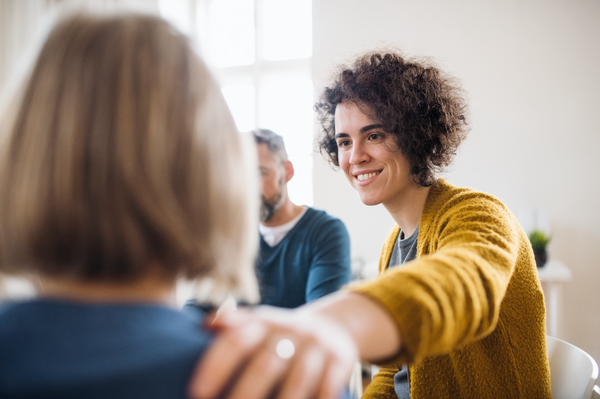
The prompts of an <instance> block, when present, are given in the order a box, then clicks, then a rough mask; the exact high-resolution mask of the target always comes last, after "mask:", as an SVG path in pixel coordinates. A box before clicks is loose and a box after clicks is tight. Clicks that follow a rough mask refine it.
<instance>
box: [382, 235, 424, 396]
mask: <svg viewBox="0 0 600 399" xmlns="http://www.w3.org/2000/svg"><path fill="white" fill-rule="evenodd" d="M418 237H419V227H417V230H415V232H414V233H413V234H412V235H411V236H410V237H405V236H404V232H403V231H402V230H400V234H398V238H396V242H395V243H394V249H393V250H392V255H391V256H390V263H389V267H402V265H404V264H405V263H406V262H410V261H411V260H414V259H417V238H418ZM394 390H395V391H396V395H397V396H398V399H410V384H409V381H408V368H407V367H406V365H402V370H400V371H398V372H397V373H396V375H394Z"/></svg>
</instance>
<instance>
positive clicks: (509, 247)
mask: <svg viewBox="0 0 600 399" xmlns="http://www.w3.org/2000/svg"><path fill="white" fill-rule="evenodd" d="M317 110H318V112H319V118H320V120H321V125H322V126H323V133H322V135H321V138H320V140H319V141H320V145H321V149H322V151H323V152H324V153H325V155H326V156H327V157H329V159H330V160H331V161H332V162H333V163H334V164H335V165H339V166H341V168H342V170H343V171H344V174H345V176H346V178H347V179H348V180H349V182H350V184H351V185H352V187H354V188H355V189H356V191H357V192H358V193H359V195H360V198H361V200H362V201H363V202H364V203H365V204H367V205H375V204H383V205H384V206H385V208H386V209H387V210H388V211H389V213H390V215H391V216H392V217H393V218H394V220H395V222H396V225H395V226H394V227H393V228H392V231H391V233H390V235H389V236H388V239H387V241H386V242H385V244H384V247H383V251H382V254H381V258H380V264H379V268H380V272H381V275H380V277H379V278H377V279H375V280H374V281H368V282H363V283H359V284H357V285H353V286H351V287H349V288H348V289H347V290H346V291H345V292H341V293H338V294H334V295H331V296H327V297H324V298H321V299H319V300H317V301H314V302H312V303H310V304H308V305H305V306H303V307H300V308H298V309H297V310H295V311H292V312H288V313H286V312H281V313H275V312H273V311H271V310H268V309H261V310H258V311H255V312H252V311H249V312H244V313H243V314H229V315H227V316H226V317H224V318H223V319H221V320H217V321H216V322H215V324H214V325H215V327H217V328H218V329H220V330H221V332H222V334H220V335H219V337H217V339H216V341H215V344H214V345H213V346H212V347H211V348H210V349H209V351H208V353H207V355H206V357H205V358H204V359H203V361H202V363H201V366H200V369H199V373H198V378H197V379H196V380H195V381H194V386H193V388H194V389H193V392H195V393H196V394H197V396H198V397H199V398H212V397H216V396H217V394H218V392H219V390H220V389H221V388H222V387H224V386H229V387H232V388H231V389H232V396H231V398H235V399H237V398H242V397H243V398H251V399H252V398H262V397H265V396H267V395H268V394H269V393H271V392H272V391H273V389H280V391H279V396H278V397H284V398H296V397H298V398H300V397H302V398H304V397H332V396H334V395H335V393H336V390H339V389H340V388H341V387H342V386H343V383H344V377H345V376H347V375H348V372H349V370H351V368H352V360H353V356H354V354H357V355H358V356H359V357H360V358H361V359H362V360H364V361H367V362H371V363H377V364H382V365H384V367H382V368H381V370H380V372H379V373H378V374H377V375H376V376H375V378H374V380H373V381H372V382H371V384H369V386H368V388H367V390H366V392H365V394H364V396H363V398H373V399H375V398H377V399H381V398H385V399H392V398H400V399H404V398H409V397H410V398H412V399H421V398H445V399H451V398H472V397H476V398H485V399H487V398H490V399H491V398H506V399H509V398H510V399H512V398H521V399H526V398H550V397H551V390H550V370H549V366H548V358H547V355H546V341H545V320H544V318H545V309H544V297H543V294H542V290H541V285H540V282H539V279H538V275H537V271H536V267H535V262H534V257H533V251H532V249H531V245H530V243H529V241H528V238H527V236H526V234H525V232H524V231H523V229H522V228H521V226H520V225H519V223H518V222H517V220H516V218H515V217H514V216H513V215H512V213H511V212H510V211H509V210H508V209H507V208H506V206H504V204H502V202H500V201H499V200H498V199H496V198H494V197H492V196H491V195H488V194H485V193H482V192H478V191H475V190H472V189H468V188H459V187H454V186H452V185H451V184H449V183H448V182H447V181H446V180H445V179H443V178H436V173H438V172H439V171H440V170H442V169H443V168H444V167H445V166H447V165H449V164H450V162H451V160H452V158H453V156H454V153H455V152H456V149H457V147H458V145H459V144H460V142H461V141H462V140H463V139H464V137H465V135H466V132H467V124H466V121H467V119H466V116H465V115H466V105H465V101H464V99H463V97H462V95H461V90H460V86H459V85H458V84H457V83H456V82H455V81H453V80H452V79H450V78H447V77H444V75H443V74H442V73H441V72H440V71H439V70H438V69H437V68H435V67H432V66H431V65H428V64H426V63H423V62H419V61H410V60H407V59H405V58H404V57H403V56H401V55H400V54H395V53H385V54H379V53H371V54H366V55H364V56H361V57H359V58H358V59H357V61H356V62H355V63H353V64H352V65H349V66H346V65H344V66H342V67H341V68H340V70H339V71H338V73H336V76H335V79H334V80H333V82H332V83H331V85H330V86H329V87H327V88H325V89H324V90H323V94H322V97H321V102H320V103H318V104H317ZM523 326H527V328H523ZM273 336H275V337H281V338H285V339H289V340H290V341H292V343H293V344H294V345H295V348H296V351H295V354H294V355H293V356H292V357H291V358H289V359H286V360H285V361H284V362H283V361H281V359H279V360H277V361H276V360H274V357H275V356H274V354H273V352H272V351H271V350H270V349H269V348H270V347H272V345H269V341H270V339H272V338H271V337H273ZM232 348H235V352H236V353H237V356H236V357H235V358H231V357H230V358H228V359H227V360H225V361H224V360H223V359H224V358H225V355H226V354H227V353H229V351H231V349H232ZM234 373H235V374H234ZM232 375H235V377H236V380H235V382H234V383H233V384H231V383H230V384H228V381H231V380H228V379H229V377H230V376H232ZM265 375H267V376H268V377H267V378H263V377H264V376H265ZM409 377H410V381H409Z"/></svg>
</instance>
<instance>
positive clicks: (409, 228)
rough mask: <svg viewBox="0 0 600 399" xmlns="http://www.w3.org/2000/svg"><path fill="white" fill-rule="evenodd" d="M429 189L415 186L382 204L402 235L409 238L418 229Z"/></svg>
mask: <svg viewBox="0 0 600 399" xmlns="http://www.w3.org/2000/svg"><path fill="white" fill-rule="evenodd" d="M430 189H431V187H423V186H421V185H415V186H414V187H412V188H411V189H410V190H407V191H405V192H404V193H402V196H401V197H399V198H395V199H394V201H391V202H388V203H385V204H383V206H384V207H385V209H387V211H388V212H389V213H390V215H391V216H392V218H393V219H394V221H395V222H396V223H397V224H398V226H400V228H401V229H402V231H403V232H404V235H405V236H406V237H410V236H411V235H412V234H413V233H414V232H415V231H416V230H417V227H419V223H420V222H421V215H422V214H423V209H424V208H425V202H426V201H427V196H428V195H429V190H430Z"/></svg>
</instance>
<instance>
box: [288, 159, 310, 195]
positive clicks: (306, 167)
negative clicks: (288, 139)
mask: <svg viewBox="0 0 600 399" xmlns="http://www.w3.org/2000/svg"><path fill="white" fill-rule="evenodd" d="M289 158H290V161H291V162H292V164H293V165H294V177H293V178H292V180H290V182H289V183H288V194H289V195H290V199H291V200H292V202H293V203H294V204H296V205H308V206H312V205H313V186H312V182H313V178H312V171H313V159H312V155H310V154H308V155H290V157H289Z"/></svg>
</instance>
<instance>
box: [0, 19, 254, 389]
mask: <svg viewBox="0 0 600 399" xmlns="http://www.w3.org/2000/svg"><path fill="white" fill-rule="evenodd" d="M12 104H13V105H14V107H13V112H12V113H10V114H7V115H4V116H3V118H2V133H3V140H2V144H3V147H2V154H1V158H0V160H1V169H0V220H1V223H0V271H1V272H4V273H12V274H19V275H24V274H29V275H31V274H36V275H38V276H39V278H40V281H41V284H42V292H41V293H40V295H39V297H38V298H36V299H34V300H29V301H20V302H10V303H5V304H3V306H2V307H1V308H0V397H2V398H16V397H18V398H29V397H35V398H45V397H60V398H113V399H114V398H145V399H148V398H159V397H160V398H165V397H169V398H184V397H187V394H186V392H187V388H186V385H187V380H188V376H189V375H190V373H191V372H192V370H193V368H194V366H195V364H196V362H197V360H198V358H199V357H201V356H202V354H203V352H204V350H205V348H206V347H207V345H208V344H209V343H210V342H211V333H210V332H208V331H207V329H206V328H205V327H204V325H203V317H204V315H203V314H202V312H201V311H197V312H189V314H187V313H186V314H184V313H182V312H180V311H178V310H177V309H176V304H175V282H176V280H177V279H178V278H187V279H201V278H211V279H212V281H214V282H215V283H216V284H217V285H219V286H221V287H222V288H224V289H225V290H227V291H228V292H230V293H232V294H233V295H235V296H243V297H244V298H245V299H246V300H252V299H255V298H256V295H257V294H256V292H257V290H256V283H255V281H254V275H253V271H252V268H251V266H250V260H251V259H252V255H253V253H252V248H254V247H255V237H254V236H253V231H254V229H255V226H256V222H257V221H256V219H255V216H256V211H255V209H254V205H255V203H254V200H255V197H256V195H248V192H250V193H251V194H254V193H253V191H251V190H253V189H255V187H256V184H255V183H256V182H253V181H252V180H251V179H250V180H248V179H247V178H246V176H245V175H244V173H241V172H240V171H243V170H245V169H248V168H244V165H243V164H242V163H243V161H242V160H243V159H244V154H243V153H244V151H243V147H242V143H241V142H240V137H239V135H238V133H237V131H236V128H235V125H234V122H233V120H232V118H231V115H230V113H229V111H228V109H227V106H226V105H225V102H224V100H223V98H222V96H221V94H220V91H219V89H218V87H217V86H216V84H215V82H214V81H213V78H212V77H211V75H210V73H209V71H208V70H207V68H206V66H205V65H204V64H203V62H202V61H201V60H200V59H199V58H198V57H197V56H196V55H195V53H194V52H193V51H192V49H191V46H190V43H189V41H188V39H187V38H186V37H185V36H183V35H181V34H180V33H178V32H177V31H176V30H175V29H173V28H172V27H171V26H170V25H169V24H168V23H166V22H165V21H163V20H161V19H160V18H157V17H153V16H148V15H140V14H126V15H112V16H93V15H85V14H78V15H72V16H70V17H67V18H65V19H63V20H62V21H61V22H59V23H58V24H57V25H56V26H55V27H54V29H53V30H52V31H51V32H50V34H49V36H48V38H47V40H46V42H45V44H44V45H43V47H42V49H41V52H40V54H39V56H38V58H37V60H36V62H35V65H34V66H33V69H32V71H31V73H30V75H29V76H28V79H27V81H26V82H24V85H23V89H22V90H21V91H20V94H19V95H18V96H17V98H14V99H13V101H12ZM252 170H254V168H252ZM256 209H257V208H256Z"/></svg>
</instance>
